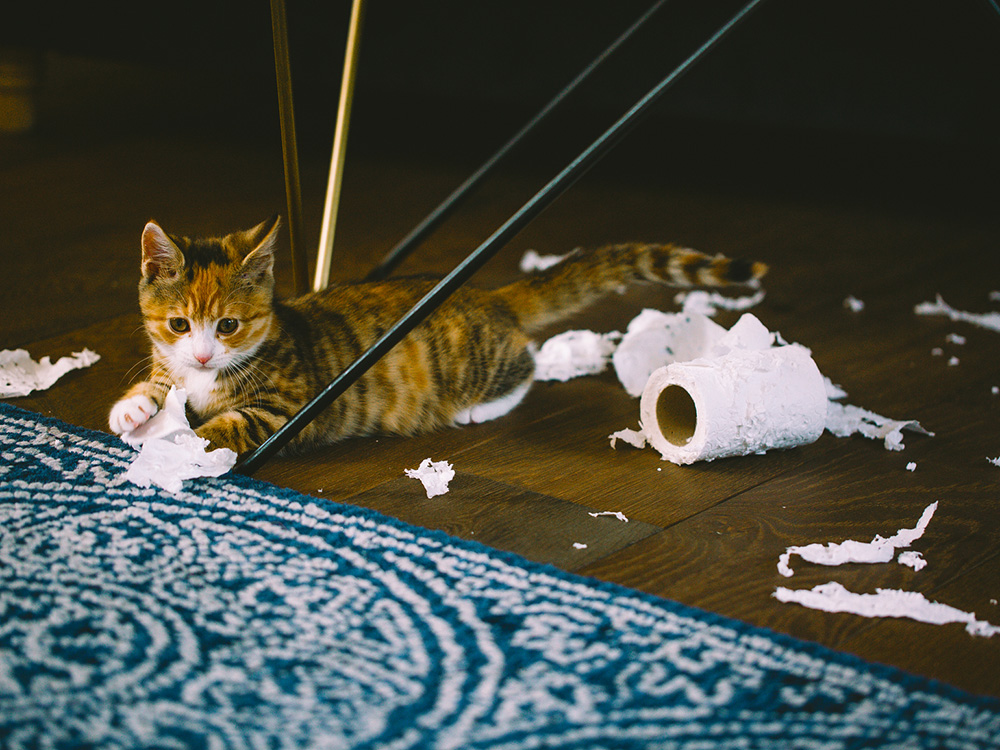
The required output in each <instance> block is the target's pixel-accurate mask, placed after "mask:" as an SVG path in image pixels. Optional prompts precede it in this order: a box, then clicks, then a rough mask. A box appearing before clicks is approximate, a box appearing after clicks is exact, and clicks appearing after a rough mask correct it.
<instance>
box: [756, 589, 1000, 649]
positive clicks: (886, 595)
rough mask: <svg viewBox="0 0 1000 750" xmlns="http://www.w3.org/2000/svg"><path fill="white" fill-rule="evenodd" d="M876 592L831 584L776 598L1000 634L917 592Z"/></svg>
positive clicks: (981, 633) (972, 616)
mask: <svg viewBox="0 0 1000 750" xmlns="http://www.w3.org/2000/svg"><path fill="white" fill-rule="evenodd" d="M876 591H877V593H875V594H856V593H854V592H852V591H848V590H847V589H846V588H844V587H843V586H842V585H841V584H839V583H836V582H833V581H831V582H830V583H823V584H820V585H818V586H815V587H814V588H812V589H799V590H795V589H789V588H785V587H784V586H779V587H778V588H777V589H776V590H775V592H774V597H775V598H776V599H777V600H778V601H780V602H786V603H787V602H794V603H796V604H801V605H802V606H804V607H809V608H810V609H818V610H822V611H824V612H847V613H851V614H856V615H861V616H863V617H903V618H908V619H911V620H916V621H918V622H926V623H930V624H932V625H944V624H946V623H951V622H964V623H965V629H966V630H967V631H969V633H971V634H972V635H979V636H984V637H986V638H990V637H992V636H994V635H997V634H1000V627H998V626H996V625H991V624H990V623H989V622H986V621H984V620H977V619H976V615H975V613H972V612H963V611H962V610H960V609H956V608H955V607H951V606H949V605H947V604H940V603H938V602H932V601H929V600H928V599H927V598H926V597H924V595H923V594H920V593H918V592H916V591H899V590H897V589H876Z"/></svg>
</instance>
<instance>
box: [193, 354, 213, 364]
mask: <svg viewBox="0 0 1000 750" xmlns="http://www.w3.org/2000/svg"><path fill="white" fill-rule="evenodd" d="M194 358H195V359H196V360H198V361H199V362H201V363H202V364H203V365H207V364H208V360H210V359H211V358H212V355H211V354H195V355H194Z"/></svg>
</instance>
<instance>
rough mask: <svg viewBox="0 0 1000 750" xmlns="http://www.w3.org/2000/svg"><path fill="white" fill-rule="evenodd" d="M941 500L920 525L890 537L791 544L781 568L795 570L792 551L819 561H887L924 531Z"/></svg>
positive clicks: (926, 510)
mask: <svg viewBox="0 0 1000 750" xmlns="http://www.w3.org/2000/svg"><path fill="white" fill-rule="evenodd" d="M937 507H938V504H937V503H936V502H934V503H931V504H930V505H928V506H927V507H926V508H924V512H923V513H922V514H921V516H920V520H919V521H917V525H916V526H915V527H913V528H912V529H900V530H899V531H897V532H896V533H895V534H893V535H892V536H891V537H889V538H888V539H885V538H883V537H881V536H879V535H878V534H876V535H875V538H874V539H872V540H871V541H870V542H856V541H854V540H853V539H848V540H846V541H844V542H839V543H838V542H829V543H827V544H818V543H817V544H807V545H805V546H802V547H789V548H788V549H786V550H785V551H784V553H783V554H782V555H781V557H779V558H778V572H779V573H781V575H783V576H785V577H786V578H790V577H791V576H792V574H793V573H794V572H795V571H793V570H792V569H791V567H790V566H789V564H788V562H789V560H790V559H791V557H792V555H798V556H799V557H801V558H802V559H803V560H805V561H806V562H811V563H816V564H817V565H844V564H845V563H886V562H890V561H891V560H892V558H893V556H894V555H895V554H896V550H897V549H904V548H906V547H909V546H910V545H911V544H913V543H914V542H915V541H916V540H917V539H919V538H920V537H922V536H923V535H924V531H926V530H927V524H929V523H930V521H931V518H933V517H934V511H936V510H937Z"/></svg>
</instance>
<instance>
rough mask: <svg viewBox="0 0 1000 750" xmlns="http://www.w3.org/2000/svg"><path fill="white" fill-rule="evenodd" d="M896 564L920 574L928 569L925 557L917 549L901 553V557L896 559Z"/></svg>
mask: <svg viewBox="0 0 1000 750" xmlns="http://www.w3.org/2000/svg"><path fill="white" fill-rule="evenodd" d="M896 562H898V563H899V564H900V565H905V566H907V567H908V568H913V569H914V570H916V571H918V572H919V571H921V570H923V569H924V568H926V567H927V561H926V560H925V559H924V556H923V555H921V554H920V553H919V552H917V551H916V550H915V549H910V550H907V551H906V552H900V553H899V557H897V558H896Z"/></svg>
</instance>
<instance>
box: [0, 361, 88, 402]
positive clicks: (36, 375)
mask: <svg viewBox="0 0 1000 750" xmlns="http://www.w3.org/2000/svg"><path fill="white" fill-rule="evenodd" d="M100 358H101V355H99V354H97V353H95V352H92V351H91V350H90V349H84V350H83V351H82V352H74V353H73V354H72V355H70V356H67V357H60V358H59V359H57V360H56V361H55V362H54V363H53V362H52V361H51V359H50V358H49V357H42V358H41V359H40V360H39V361H38V362H35V360H33V359H32V358H31V355H30V354H28V352H27V351H25V350H24V349H4V350H3V351H0V397H3V398H10V397H16V396H27V395H28V394H29V393H31V392H32V391H44V390H45V389H47V388H51V387H52V386H53V385H54V384H55V382H56V381H57V380H59V378H61V377H62V376H63V375H65V374H66V373H67V372H70V371H71V370H79V369H81V368H83V367H90V366H91V365H92V364H94V363H95V362H97V361H98V360H99V359H100Z"/></svg>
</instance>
